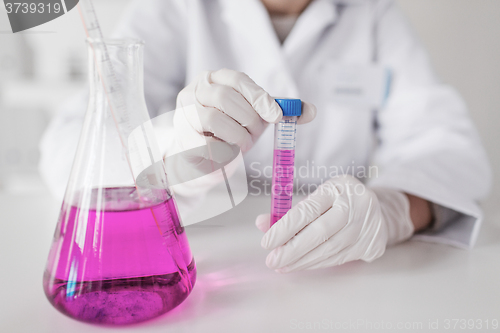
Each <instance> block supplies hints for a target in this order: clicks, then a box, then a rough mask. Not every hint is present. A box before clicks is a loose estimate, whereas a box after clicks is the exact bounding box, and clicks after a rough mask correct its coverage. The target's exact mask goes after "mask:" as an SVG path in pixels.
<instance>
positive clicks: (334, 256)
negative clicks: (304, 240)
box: [276, 242, 355, 273]
mask: <svg viewBox="0 0 500 333" xmlns="http://www.w3.org/2000/svg"><path fill="white" fill-rule="evenodd" d="M331 245H332V244H331V243H330V242H328V243H323V244H321V245H320V246H318V247H317V248H316V249H314V250H313V251H311V252H309V253H308V254H307V255H305V256H304V257H302V258H300V259H299V260H298V261H296V262H294V263H292V264H290V265H287V266H284V267H279V268H277V269H276V270H277V271H278V272H280V273H289V272H293V271H300V270H305V269H313V267H314V268H324V267H330V266H335V265H341V264H343V263H344V262H346V261H351V260H355V259H354V258H353V253H352V247H354V244H347V245H346V243H343V244H336V245H335V247H336V249H331ZM330 251H333V252H330ZM347 258H349V260H347Z"/></svg>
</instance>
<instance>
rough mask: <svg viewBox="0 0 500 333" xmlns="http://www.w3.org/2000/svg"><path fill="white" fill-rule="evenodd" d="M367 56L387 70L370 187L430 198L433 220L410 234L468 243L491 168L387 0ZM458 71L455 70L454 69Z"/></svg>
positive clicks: (449, 91)
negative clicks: (387, 83)
mask: <svg viewBox="0 0 500 333" xmlns="http://www.w3.org/2000/svg"><path fill="white" fill-rule="evenodd" d="M375 17H376V18H377V19H376V22H375V24H374V31H375V38H376V43H375V52H374V54H375V60H376V61H377V62H378V63H380V64H381V65H383V66H387V67H388V68H389V69H390V70H391V72H392V75H393V80H392V87H391V91H390V95H389V97H388V100H387V102H386V105H385V106H384V107H383V108H382V109H380V110H379V111H378V113H377V117H376V122H377V123H376V126H377V137H378V142H379V144H378V147H377V149H376V152H375V155H374V162H375V164H376V165H378V166H379V174H378V177H375V178H374V179H373V180H371V185H372V186H383V187H389V188H395V189H399V190H401V191H404V192H406V193H409V194H413V195H416V196H418V197H421V198H424V199H426V200H428V201H430V202H431V203H432V208H433V209H432V210H433V212H434V217H435V220H434V225H433V226H432V227H430V228H429V229H427V230H425V231H423V232H421V233H418V234H416V235H415V236H414V238H416V239H421V240H426V241H431V242H439V243H446V244H450V245H454V246H458V247H462V248H472V247H473V246H474V243H475V241H476V238H477V235H478V232H479V228H480V225H481V221H482V218H483V217H482V212H481V209H480V208H479V206H478V202H479V201H480V200H481V199H483V198H485V196H486V195H487V194H488V192H489V188H490V183H491V170H490V167H489V163H488V160H487V156H486V153H485V150H484V149H483V146H482V144H481V142H480V139H479V135H478V133H477V132H476V130H475V128H474V125H473V123H472V121H471V119H470V118H469V115H468V112H467V108H466V106H465V103H464V101H463V100H462V99H461V97H460V96H459V95H458V94H457V92H456V91H455V90H454V89H453V88H451V87H449V86H447V85H445V84H443V83H441V82H439V80H438V79H437V78H436V77H435V75H434V73H433V71H432V69H431V66H430V64H429V59H428V56H427V54H426V53H425V51H424V50H423V48H422V46H421V45H420V44H419V43H418V41H417V39H416V38H415V36H414V35H413V34H412V32H411V29H410V28H409V26H408V24H407V22H406V21H405V19H404V17H403V15H402V14H401V13H400V11H399V10H398V8H397V7H396V6H395V5H394V4H393V2H392V1H386V0H381V1H378V2H377V7H376V15H375ZM457 70H459V69H457Z"/></svg>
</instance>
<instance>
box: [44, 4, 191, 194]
mask: <svg viewBox="0 0 500 333" xmlns="http://www.w3.org/2000/svg"><path fill="white" fill-rule="evenodd" d="M186 12H187V10H186V4H185V1H184V0H140V1H138V0H136V1H135V2H133V3H132V4H131V6H130V7H129V8H128V10H127V11H126V14H125V16H124V18H123V19H122V21H121V23H120V24H119V27H118V29H117V30H116V32H115V33H114V34H113V37H115V38H138V39H141V40H144V41H145V42H146V46H145V49H144V91H145V99H146V105H147V107H148V111H149V113H150V115H151V117H155V116H157V115H158V114H159V113H160V112H162V111H161V110H162V109H163V111H165V110H166V111H170V110H173V109H174V108H175V99H176V97H177V93H178V92H179V91H180V90H181V89H182V87H184V81H185V78H184V73H185V69H184V68H185V64H184V62H185V58H186V57H185V45H184V43H185V42H184V41H185V39H186V38H184V35H185V33H186V32H185V31H186V29H185V28H184V25H185V23H184V22H186V19H185V18H186ZM87 105H88V92H82V93H80V94H79V96H77V97H74V98H72V99H71V100H69V101H68V102H67V103H66V104H64V105H62V107H61V109H60V112H58V114H57V116H56V117H55V118H54V119H53V120H52V121H51V123H50V125H49V127H48V128H47V130H46V132H45V134H44V136H43V138H42V141H41V143H40V152H41V158H40V165H39V170H40V174H41V176H42V178H43V179H44V180H45V182H46V183H47V185H48V186H49V189H50V190H51V192H52V193H53V194H54V195H55V196H56V197H58V198H60V199H61V198H62V197H63V195H64V191H65V189H66V184H67V182H68V179H69V175H70V172H71V166H72V163H73V159H74V156H75V153H76V149H77V144H78V139H79V136H80V132H81V128H82V125H83V119H84V115H85V111H86V107H87Z"/></svg>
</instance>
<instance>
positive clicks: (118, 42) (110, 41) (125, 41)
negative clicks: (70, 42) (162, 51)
mask: <svg viewBox="0 0 500 333" xmlns="http://www.w3.org/2000/svg"><path fill="white" fill-rule="evenodd" d="M85 41H86V42H87V44H91V45H101V44H106V45H108V46H131V45H138V46H142V45H144V44H145V42H144V41H143V40H142V39H136V38H92V37H87V38H86V40H85Z"/></svg>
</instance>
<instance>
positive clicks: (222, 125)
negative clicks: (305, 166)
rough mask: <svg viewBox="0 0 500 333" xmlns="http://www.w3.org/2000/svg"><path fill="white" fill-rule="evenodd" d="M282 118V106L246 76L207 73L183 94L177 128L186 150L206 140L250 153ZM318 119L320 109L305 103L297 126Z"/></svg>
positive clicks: (177, 133)
mask: <svg viewBox="0 0 500 333" xmlns="http://www.w3.org/2000/svg"><path fill="white" fill-rule="evenodd" d="M282 116H283V112H282V110H281V108H280V107H279V105H278V103H276V101H275V100H274V99H273V98H272V97H271V96H269V94H268V93H267V92H266V91H265V90H264V89H262V88H261V87H259V86H258V85H257V84H255V82H253V81H252V79H250V78H249V77H248V76H247V75H246V74H244V73H241V72H237V71H233V70H229V69H221V70H218V71H206V72H203V73H202V74H201V75H199V76H198V77H197V78H196V79H195V80H194V81H193V82H192V83H191V84H189V85H188V86H187V87H186V88H184V89H183V90H182V91H181V92H180V93H179V95H178V96H177V108H176V111H175V115H174V127H175V131H176V136H177V137H176V139H177V140H178V141H179V142H180V145H181V146H182V147H183V148H185V147H188V148H190V147H191V145H192V143H193V142H198V141H199V137H200V136H204V137H215V138H217V139H220V140H222V141H224V142H226V143H228V144H233V145H237V146H238V147H239V148H240V149H241V151H242V152H246V151H248V150H249V149H250V148H251V147H252V146H253V144H254V143H255V141H257V139H258V138H259V136H260V135H261V134H262V132H264V130H265V128H266V126H267V125H268V124H269V123H276V122H278V121H280V120H281V118H282ZM315 116H316V107H314V105H312V104H309V103H306V102H303V103H302V115H301V116H300V117H299V119H298V120H297V123H300V124H304V123H307V122H310V121H311V120H313V119H314V117H315ZM211 139H212V140H213V138H211Z"/></svg>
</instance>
